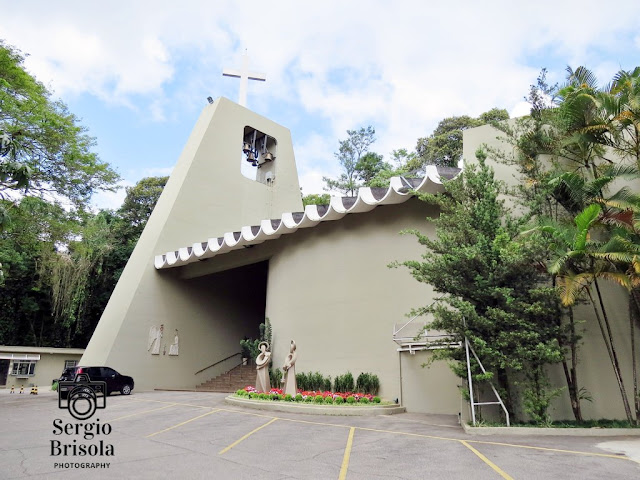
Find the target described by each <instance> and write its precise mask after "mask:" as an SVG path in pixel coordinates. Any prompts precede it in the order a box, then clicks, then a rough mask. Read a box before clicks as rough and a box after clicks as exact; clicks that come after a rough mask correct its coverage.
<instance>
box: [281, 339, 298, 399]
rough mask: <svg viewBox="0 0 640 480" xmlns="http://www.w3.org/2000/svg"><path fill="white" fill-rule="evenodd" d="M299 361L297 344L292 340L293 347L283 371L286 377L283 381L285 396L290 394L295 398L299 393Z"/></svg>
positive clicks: (290, 349) (285, 361)
mask: <svg viewBox="0 0 640 480" xmlns="http://www.w3.org/2000/svg"><path fill="white" fill-rule="evenodd" d="M297 359H298V354H297V353H296V342H295V341H294V340H291V347H290V348H289V355H287V358H285V360H284V365H283V366H282V370H284V377H283V379H282V383H283V386H284V388H283V390H284V394H285V395H286V394H287V393H288V394H290V395H291V396H292V397H295V396H296V394H297V393H298V388H297V385H296V360H297Z"/></svg>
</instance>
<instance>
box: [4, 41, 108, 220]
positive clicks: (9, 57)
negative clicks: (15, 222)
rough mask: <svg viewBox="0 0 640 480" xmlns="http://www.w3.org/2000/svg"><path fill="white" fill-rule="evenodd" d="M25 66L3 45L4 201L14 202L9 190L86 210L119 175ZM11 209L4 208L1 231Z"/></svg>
mask: <svg viewBox="0 0 640 480" xmlns="http://www.w3.org/2000/svg"><path fill="white" fill-rule="evenodd" d="M23 61H24V57H23V56H22V55H21V53H20V52H19V51H18V50H16V49H15V48H13V47H11V46H8V45H6V44H5V43H3V42H1V41H0V106H1V108H0V198H2V199H5V200H10V199H12V198H14V197H15V195H10V194H9V193H10V191H15V190H21V191H22V194H23V195H24V194H25V193H27V192H30V193H33V194H36V195H46V194H49V195H51V194H54V195H56V196H58V197H63V198H65V199H67V200H68V201H70V202H71V203H73V204H74V205H76V206H77V207H85V206H86V205H87V204H88V201H89V199H90V197H91V194H92V193H93V192H94V191H95V190H114V189H115V186H114V184H115V182H116V181H117V180H118V175H117V174H116V173H115V172H114V171H113V170H112V169H111V168H110V167H109V165H108V164H106V163H104V162H101V161H100V160H99V159H98V157H97V155H96V154H95V153H93V152H92V151H91V149H92V147H93V146H94V144H95V141H94V139H93V138H91V137H89V136H87V135H86V133H85V129H84V128H83V127H82V126H80V125H79V124H78V120H77V118H76V117H75V116H74V115H73V114H71V113H70V112H69V111H68V110H67V107H66V106H65V105H64V104H63V103H62V102H60V101H55V100H53V99H52V98H51V93H50V92H49V91H48V90H47V89H46V88H45V86H44V85H42V84H41V83H40V82H38V81H37V80H36V79H35V78H34V77H33V76H31V75H30V74H29V73H27V72H26V70H25V69H24V66H23ZM12 205H14V204H13V203H4V204H3V210H2V211H0V228H3V226H6V223H7V221H8V220H7V217H8V207H9V206H12Z"/></svg>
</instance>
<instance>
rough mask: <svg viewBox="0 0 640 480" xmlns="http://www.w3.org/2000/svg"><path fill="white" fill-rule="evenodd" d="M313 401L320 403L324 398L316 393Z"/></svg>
mask: <svg viewBox="0 0 640 480" xmlns="http://www.w3.org/2000/svg"><path fill="white" fill-rule="evenodd" d="M314 402H316V403H322V402H324V398H322V395H316V398H315V400H314Z"/></svg>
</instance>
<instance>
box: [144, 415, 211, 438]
mask: <svg viewBox="0 0 640 480" xmlns="http://www.w3.org/2000/svg"><path fill="white" fill-rule="evenodd" d="M217 411H218V409H215V410H211V411H210V412H207V413H204V414H202V415H198V416H197V417H193V418H190V419H189V420H187V421H185V422H181V423H178V424H177V425H174V426H172V427H169V428H165V429H164V430H160V431H159V432H155V433H151V434H149V435H147V438H149V437H153V436H154V435H158V434H159V433H164V432H168V431H169V430H173V429H174V428H178V427H181V426H182V425H185V424H187V423H189V422H193V421H194V420H198V419H199V418H202V417H206V416H207V415H211V414H212V413H216V412H217Z"/></svg>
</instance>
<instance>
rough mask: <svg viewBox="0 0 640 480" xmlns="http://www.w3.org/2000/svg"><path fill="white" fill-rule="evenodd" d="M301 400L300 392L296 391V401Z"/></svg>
mask: <svg viewBox="0 0 640 480" xmlns="http://www.w3.org/2000/svg"><path fill="white" fill-rule="evenodd" d="M301 401H302V394H301V393H298V394H297V395H296V402H301Z"/></svg>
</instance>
